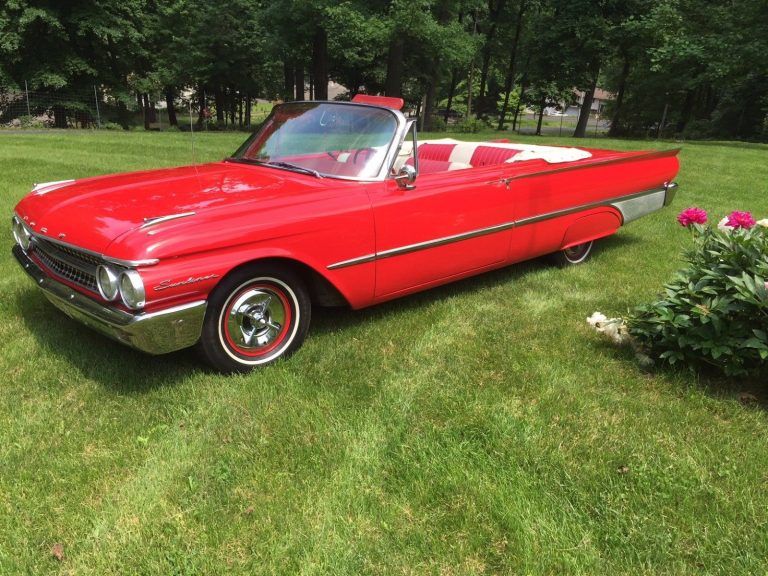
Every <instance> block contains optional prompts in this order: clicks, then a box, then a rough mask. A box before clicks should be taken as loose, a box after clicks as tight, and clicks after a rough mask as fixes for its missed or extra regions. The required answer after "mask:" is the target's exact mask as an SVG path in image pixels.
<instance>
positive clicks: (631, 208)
mask: <svg viewBox="0 0 768 576" xmlns="http://www.w3.org/2000/svg"><path fill="white" fill-rule="evenodd" d="M670 187H672V189H674V188H675V187H677V184H674V183H668V184H665V185H664V187H663V188H653V189H651V190H645V191H643V192H636V193H634V194H627V195H624V196H618V197H616V198H606V199H604V200H598V201H596V202H589V203H587V204H580V205H578V206H573V207H571V208H563V209H561V210H553V211H552V212H544V213H542V214H537V215H536V216H528V217H526V218H520V219H519V220H514V221H512V222H503V223H502V224H496V225H494V226H489V227H487V228H480V229H477V230H471V231H469V232H463V233H461V234H454V235H452V236H444V237H442V238H435V239H434V240H426V241H424V242H417V243H415V244H408V245H406V246H398V247H397V248H390V249H388V250H382V251H381V252H376V253H375V254H366V255H365V256H360V257H358V258H351V259H349V260H342V261H341V262H334V263H333V264H329V265H328V266H327V267H326V268H327V269H328V270H336V269H338V268H346V267H347V266H354V265H356V264H362V263H364V262H372V261H374V260H381V259H383V258H391V257H392V256H399V255H401V254H408V253H409V252H416V251H418V250H425V249H427V248H434V247H436V246H443V245H445V244H451V243H453V242H461V241H462V240H469V239H470V238H476V237H478V236H484V235H486V234H494V233H496V232H502V231H504V230H509V229H511V228H516V227H520V226H527V225H529V224H535V223H536V222H541V221H543V220H550V219H552V218H559V217H561V216H568V215H569V214H574V213H576V212H582V211H584V210H591V209H592V208H601V207H609V206H610V207H612V208H616V209H617V210H618V211H619V212H621V215H622V218H623V223H626V222H630V221H632V220H635V219H637V218H639V217H640V216H643V215H645V214H648V213H649V212H653V211H654V210H658V209H660V208H662V206H665V205H666V204H664V203H663V202H662V205H658V206H657V204H658V202H657V198H658V197H657V196H654V195H660V194H664V195H666V196H665V197H664V198H666V197H667V196H668V194H669V189H670ZM648 197H651V199H650V200H649V201H648V202H643V203H641V204H639V205H633V204H632V203H633V201H638V200H645V199H646V198H648ZM670 201H671V200H670ZM625 212H626V214H625Z"/></svg>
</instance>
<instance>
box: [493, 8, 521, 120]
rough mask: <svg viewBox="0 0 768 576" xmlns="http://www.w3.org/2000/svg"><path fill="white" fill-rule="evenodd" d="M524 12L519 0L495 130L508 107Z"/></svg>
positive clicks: (505, 114) (515, 72)
mask: <svg viewBox="0 0 768 576" xmlns="http://www.w3.org/2000/svg"><path fill="white" fill-rule="evenodd" d="M524 13H525V0H520V9H519V10H518V11H517V23H516V24H515V39H514V40H513V41H512V48H511V50H510V53H509V64H508V65H507V75H506V77H505V78H504V104H503V105H502V107H501V116H499V125H498V126H497V127H496V129H497V130H503V129H504V119H505V118H506V117H507V110H508V109H509V96H510V93H511V92H512V87H513V86H514V82H515V74H517V46H518V44H520V31H521V30H522V28H523V14H524ZM521 96H522V94H521ZM518 109H519V105H518ZM515 119H517V110H515ZM512 129H513V130H514V125H513V126H512Z"/></svg>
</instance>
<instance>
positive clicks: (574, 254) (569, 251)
mask: <svg viewBox="0 0 768 576" xmlns="http://www.w3.org/2000/svg"><path fill="white" fill-rule="evenodd" d="M593 244H594V241H592V240H590V241H589V242H584V243H583V244H577V245H576V246H571V247H570V248H566V249H565V250H561V251H560V252H555V253H554V254H552V260H553V261H554V262H555V264H557V265H558V266H575V265H576V264H581V263H582V262H584V261H585V260H586V259H587V258H589V255H590V254H591V253H592V245H593Z"/></svg>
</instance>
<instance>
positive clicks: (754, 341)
mask: <svg viewBox="0 0 768 576" xmlns="http://www.w3.org/2000/svg"><path fill="white" fill-rule="evenodd" d="M691 210H698V209H689V210H688V211H684V212H683V213H681V215H680V217H679V218H678V220H679V221H680V223H681V224H683V225H684V226H686V227H688V228H689V229H691V231H692V234H693V241H694V246H693V248H692V249H690V250H688V251H687V252H686V254H685V260H686V262H687V266H686V267H685V268H683V269H682V270H680V271H679V272H678V273H677V274H676V275H675V277H674V279H673V280H672V281H671V282H669V283H668V284H666V285H665V286H664V293H663V294H662V295H661V297H660V298H659V300H657V301H655V302H652V303H650V304H645V305H643V306H640V307H638V308H637V309H636V310H635V311H634V312H633V313H632V314H631V315H630V316H629V317H628V318H627V319H626V327H627V331H628V334H629V337H630V338H631V339H632V340H633V345H634V346H636V347H638V348H639V349H641V350H642V351H643V352H644V353H646V354H647V355H648V356H650V357H651V358H653V359H659V360H661V361H662V362H664V363H668V364H670V365H677V364H682V365H687V366H689V367H692V368H701V367H704V366H709V367H714V368H716V369H717V370H720V371H722V372H724V373H725V374H727V375H729V376H736V375H744V374H748V373H755V372H759V371H760V370H762V369H763V367H764V363H765V360H766V358H768V293H767V291H766V287H767V285H766V278H768V227H767V226H768V220H761V221H760V222H758V223H755V221H754V220H753V219H752V217H751V215H749V213H746V212H734V213H732V214H731V215H730V216H729V217H726V218H724V219H723V220H722V221H721V222H720V224H719V225H718V226H717V227H716V228H715V227H712V226H706V225H704V224H703V223H701V221H700V219H697V218H696V214H694V217H693V218H692V219H689V218H687V217H686V213H688V214H689V215H690V214H691ZM700 213H703V211H700ZM704 220H705V221H706V213H704Z"/></svg>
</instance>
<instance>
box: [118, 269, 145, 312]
mask: <svg viewBox="0 0 768 576" xmlns="http://www.w3.org/2000/svg"><path fill="white" fill-rule="evenodd" d="M124 284H127V285H124ZM118 286H119V292H120V300H121V301H122V302H123V304H125V306H126V307H127V308H130V309H131V310H139V309H140V308H143V307H144V305H145V304H146V299H147V294H146V290H145V289H144V281H143V280H142V279H141V274H139V273H138V271H136V270H132V269H131V270H124V271H122V272H121V273H120V276H119V282H118Z"/></svg>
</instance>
